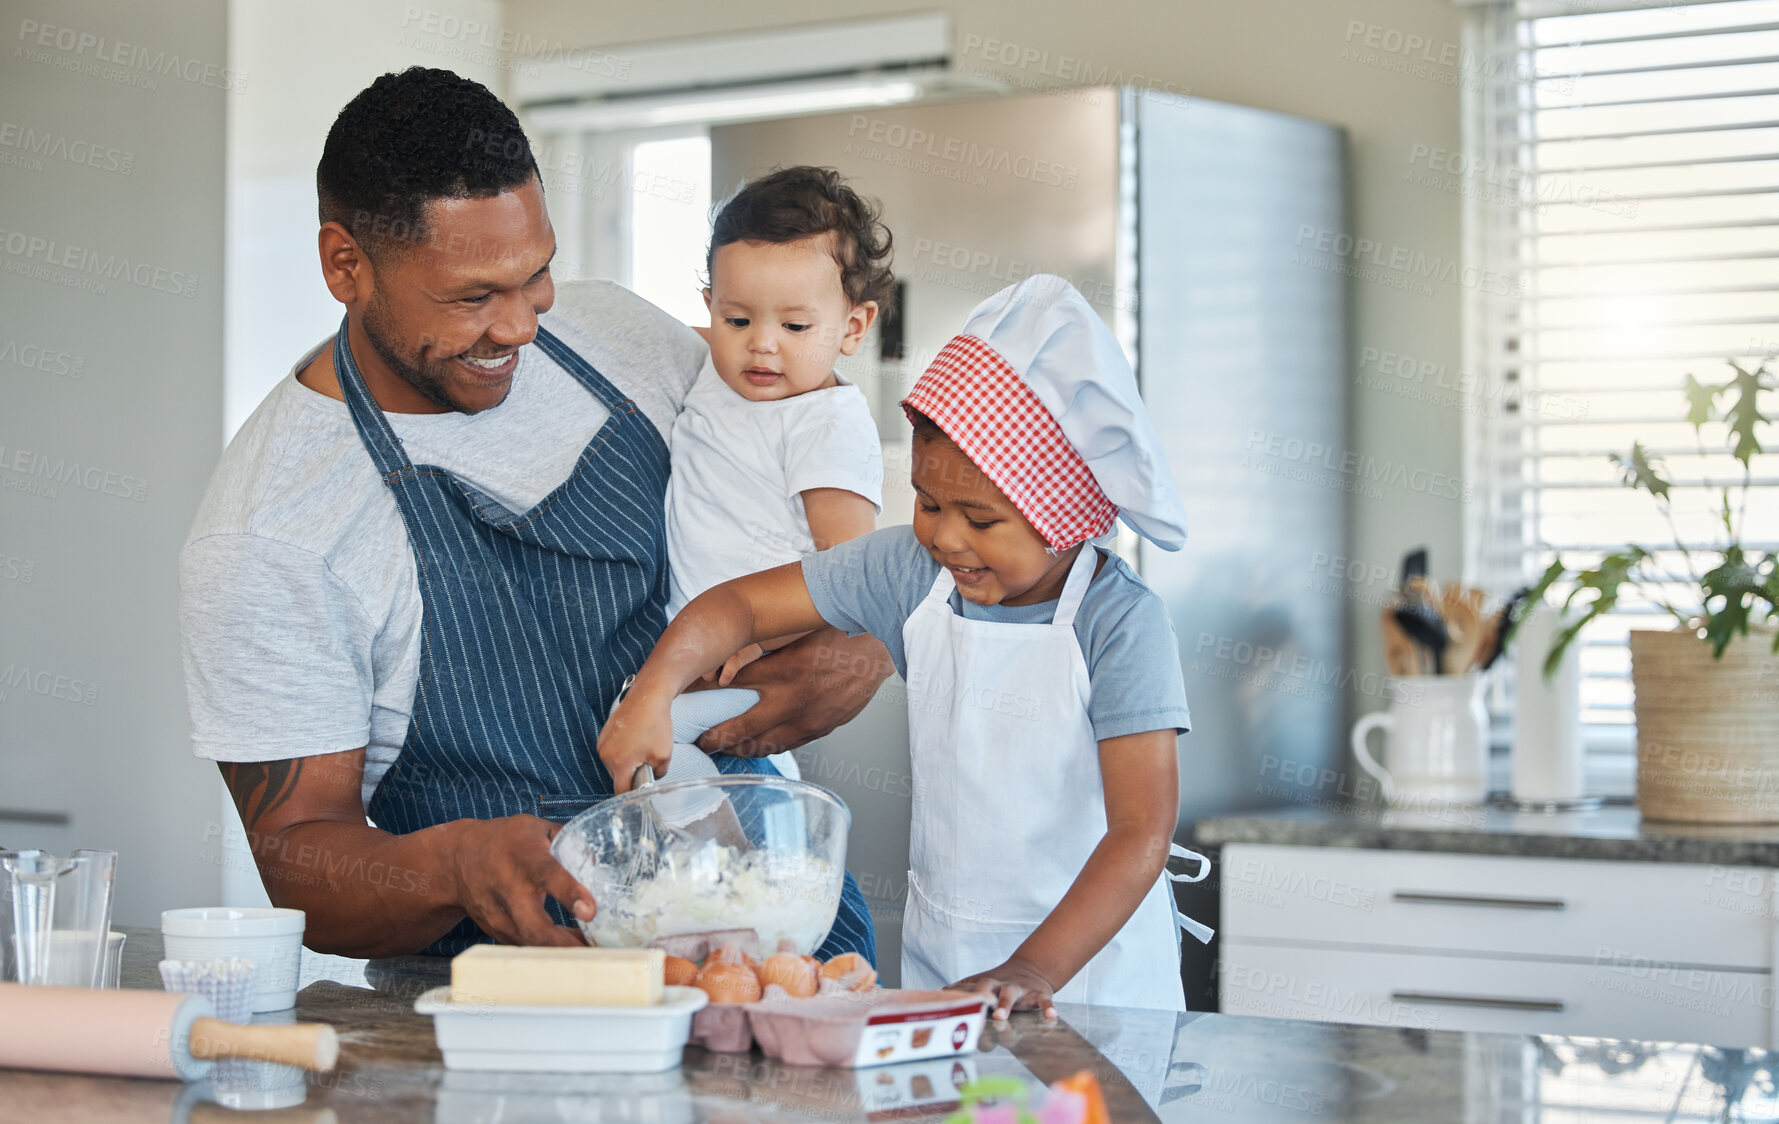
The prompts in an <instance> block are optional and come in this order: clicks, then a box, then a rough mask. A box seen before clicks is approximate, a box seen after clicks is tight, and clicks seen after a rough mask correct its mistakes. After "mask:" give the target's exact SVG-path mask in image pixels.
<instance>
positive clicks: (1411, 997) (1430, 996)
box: [1390, 991, 1564, 1012]
mask: <svg viewBox="0 0 1779 1124" xmlns="http://www.w3.org/2000/svg"><path fill="white" fill-rule="evenodd" d="M1390 998H1391V999H1392V1000H1393V1001H1394V1002H1397V1003H1449V1004H1451V1005H1452V1006H1454V1007H1504V1008H1507V1009H1508V1010H1512V1011H1550V1012H1560V1011H1562V1010H1563V1009H1564V1007H1563V1001H1562V1000H1561V999H1509V998H1505V997H1503V996H1499V995H1444V994H1442V993H1440V992H1437V991H1392V992H1391V993H1390Z"/></svg>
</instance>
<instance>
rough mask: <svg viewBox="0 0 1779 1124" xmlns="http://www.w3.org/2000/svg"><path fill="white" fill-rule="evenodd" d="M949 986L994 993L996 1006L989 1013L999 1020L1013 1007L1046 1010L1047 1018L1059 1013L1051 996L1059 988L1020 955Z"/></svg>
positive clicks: (1017, 1009) (954, 988) (1014, 1009)
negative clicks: (1020, 957)
mask: <svg viewBox="0 0 1779 1124" xmlns="http://www.w3.org/2000/svg"><path fill="white" fill-rule="evenodd" d="M948 990H953V991H973V992H983V993H987V994H989V995H991V996H992V997H993V999H994V1009H993V1010H992V1011H990V1012H989V1013H990V1014H992V1015H993V1016H994V1017H995V1018H996V1019H999V1020H1003V1021H1004V1020H1005V1019H1006V1018H1007V1016H1008V1015H1009V1014H1011V1013H1012V1012H1014V1011H1030V1010H1039V1011H1042V1012H1044V1017H1045V1018H1047V1019H1054V1018H1055V1017H1056V1004H1055V1002H1054V1001H1053V1000H1052V999H1051V996H1052V995H1054V994H1055V993H1056V988H1055V987H1054V986H1052V984H1051V983H1050V981H1049V980H1047V979H1045V978H1044V976H1043V974H1042V973H1040V972H1039V971H1038V970H1037V969H1036V968H1035V967H1033V966H1032V965H1031V964H1028V963H1027V962H1025V961H1023V960H1021V959H1019V957H1017V956H1010V957H1008V958H1007V962H1006V963H1004V964H1002V965H1001V966H1000V967H998V968H990V969H989V970H988V971H986V972H978V973H977V974H975V975H974V976H971V977H970V978H969V979H965V980H959V981H958V982H956V983H954V984H951V985H950V987H949V989H948Z"/></svg>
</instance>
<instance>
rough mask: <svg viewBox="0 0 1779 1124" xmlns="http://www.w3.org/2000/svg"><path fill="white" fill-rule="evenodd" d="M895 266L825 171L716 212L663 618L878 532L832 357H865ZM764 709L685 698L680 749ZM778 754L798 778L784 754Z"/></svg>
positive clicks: (670, 496)
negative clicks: (736, 581)
mask: <svg viewBox="0 0 1779 1124" xmlns="http://www.w3.org/2000/svg"><path fill="white" fill-rule="evenodd" d="M889 257H890V234H889V231H888V230H887V229H886V228H885V227H884V225H883V223H882V222H881V221H879V218H878V212H877V210H876V208H875V207H873V206H872V205H871V204H870V203H868V202H867V201H866V200H864V199H862V198H861V197H860V196H859V195H858V194H857V193H856V192H855V191H853V189H852V188H850V187H848V186H847V185H846V184H845V183H844V182H843V181H842V180H841V178H840V175H839V173H837V172H835V171H833V170H832V169H828V168H811V167H796V168H785V169H782V170H780V171H776V172H773V173H771V174H770V175H767V176H764V177H762V178H760V179H757V180H754V181H753V182H752V183H749V184H748V185H747V186H745V187H743V188H742V189H741V190H740V191H739V192H737V193H736V195H735V196H734V197H733V198H731V199H730V200H729V201H728V202H727V203H725V204H724V205H723V207H722V209H721V211H719V212H718V214H717V217H716V222H715V223H714V225H713V229H712V231H711V239H710V250H709V253H708V255H707V257H706V261H705V268H706V270H707V273H708V278H709V287H708V288H706V289H705V290H704V302H705V304H706V305H707V306H708V307H709V308H710V328H709V331H708V336H707V339H708V342H709V343H710V362H708V363H706V364H705V367H704V370H703V372H702V373H701V374H700V375H699V376H698V379H697V381H696V382H695V383H694V384H693V386H692V389H691V391H690V392H689V393H688V394H687V395H686V400H685V405H684V407H683V409H682V411H681V413H680V415H679V418H678V420H676V421H675V422H674V426H673V437H672V442H671V446H672V453H673V474H672V477H671V479H670V481H669V483H668V486H667V550H668V556H669V561H670V569H671V573H672V588H671V591H670V594H669V598H668V605H667V611H668V615H669V616H670V617H671V616H675V615H677V614H678V613H679V611H680V610H681V609H683V608H684V607H685V606H686V604H687V603H688V602H690V601H691V600H692V599H693V598H694V597H696V596H697V595H698V594H700V593H702V592H704V591H705V590H707V589H709V588H711V587H712V586H715V585H720V584H721V583H723V582H725V581H728V580H730V579H731V578H737V577H740V576H742V575H744V574H750V573H754V572H755V571H758V570H764V569H769V568H771V567H773V566H778V565H782V564H784V563H786V562H794V561H796V560H797V559H799V558H801V557H802V556H803V555H805V554H809V553H812V552H814V551H819V550H826V549H827V548H828V547H830V546H833V545H835V544H836V543H842V542H846V541H847V540H849V539H854V538H857V537H859V536H860V535H863V534H865V533H867V532H869V531H871V530H872V529H874V527H875V526H876V521H877V514H878V512H880V511H881V510H882V508H883V504H882V491H883V454H882V450H881V447H880V446H879V444H878V438H877V426H876V423H875V422H874V421H873V420H872V417H871V410H870V407H869V406H868V405H867V403H866V401H865V396H864V394H863V393H861V392H860V390H859V389H858V387H856V386H854V385H852V384H851V383H848V382H846V381H845V380H843V379H841V378H840V376H839V375H837V374H836V373H835V372H834V361H835V360H836V359H837V358H838V357H839V356H841V355H851V354H853V353H854V352H856V351H857V350H858V348H859V345H860V344H861V343H862V342H864V339H865V334H866V332H867V331H868V330H869V329H870V327H871V323H872V321H873V320H874V319H875V318H876V317H877V315H878V313H879V312H880V311H882V310H883V309H885V308H886V307H887V306H888V303H889V300H890V297H891V295H892V293H893V291H894V279H893V277H892V276H891V274H890V270H889ZM794 639H796V635H795V634H793V635H790V636H779V637H773V638H770V639H768V640H767V641H765V643H764V644H750V645H748V646H747V647H746V648H744V649H742V650H741V651H739V652H736V653H734V655H733V656H732V657H731V658H730V659H729V660H728V661H727V662H725V663H724V665H723V667H722V668H720V669H719V670H718V671H716V672H713V673H712V674H711V675H710V676H707V677H706V678H707V679H715V680H716V681H718V682H719V683H720V684H722V685H724V686H727V684H728V683H729V682H730V681H731V680H732V679H733V678H734V676H735V673H736V672H737V671H739V670H740V669H741V668H742V667H744V666H746V665H747V664H748V663H749V662H751V661H752V660H754V659H757V658H758V657H759V656H760V655H761V654H762V653H763V652H765V651H770V650H771V649H773V648H775V647H781V646H783V645H784V644H787V643H789V642H790V641H791V640H794ZM757 699H758V695H757V694H755V693H754V692H752V691H743V690H729V691H703V692H692V693H690V694H687V695H684V696H682V697H681V698H680V699H679V700H678V701H677V702H676V703H675V705H674V710H673V716H674V740H675V742H676V743H678V744H680V745H687V744H688V743H690V742H692V741H693V740H694V739H695V738H697V737H698V736H699V735H700V734H702V733H703V732H704V731H705V730H707V729H709V728H710V727H711V726H714V725H716V724H717V723H719V722H722V721H725V720H727V719H729V718H732V717H734V716H735V715H737V714H740V713H741V712H742V711H744V710H746V709H747V708H748V707H750V706H752V705H753V703H754V702H755V701H757ZM682 758H691V760H690V761H687V762H686V764H687V765H688V766H690V765H693V764H701V763H698V762H696V758H695V756H694V755H693V754H691V753H684V752H682V753H679V754H676V755H675V761H676V762H679V761H681V760H682ZM772 760H773V762H774V763H775V764H776V765H777V766H778V769H779V771H780V772H782V773H785V774H787V775H790V776H793V777H795V776H796V775H797V771H796V764H795V762H794V761H793V760H792V759H791V755H790V754H789V753H782V754H778V755H776V756H774V757H773V758H772ZM702 771H706V772H707V771H708V769H703V770H702ZM674 775H675V776H679V775H681V769H679V768H675V769H674ZM628 779H629V778H623V780H624V781H625V782H628Z"/></svg>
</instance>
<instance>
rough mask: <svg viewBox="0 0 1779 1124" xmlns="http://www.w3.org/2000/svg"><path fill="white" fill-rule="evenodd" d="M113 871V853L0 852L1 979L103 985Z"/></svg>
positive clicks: (40, 982)
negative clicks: (66, 855) (59, 855)
mask: <svg viewBox="0 0 1779 1124" xmlns="http://www.w3.org/2000/svg"><path fill="white" fill-rule="evenodd" d="M116 872H117V852H116V851H98V850H91V849H82V850H79V851H75V852H74V853H73V854H71V855H69V856H68V857H67V858H65V859H63V858H57V857H56V856H55V855H52V854H50V853H49V852H48V851H39V850H29V851H0V979H4V980H5V981H6V982H8V983H24V984H43V985H48V986H52V987H98V986H100V983H101V981H102V979H103V973H104V970H105V945H106V942H107V940H108V939H109V937H110V934H111V888H112V880H113V877H114V876H115V875H116Z"/></svg>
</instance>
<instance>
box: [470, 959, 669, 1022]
mask: <svg viewBox="0 0 1779 1124" xmlns="http://www.w3.org/2000/svg"><path fill="white" fill-rule="evenodd" d="M665 961H666V953H664V952H662V951H661V950H660V949H658V948H515V947H509V946H507V945H492V944H479V945H476V946H474V947H473V948H470V949H468V950H466V951H464V952H460V953H458V954H457V956H456V957H455V958H453V959H452V961H451V998H452V999H453V1000H454V1001H456V1002H459V1003H489V1004H511V1005H536V1006H549V1007H646V1006H651V1005H653V1004H657V1003H660V1002H661V999H662V990H661V989H662V978H663V971H664V968H665Z"/></svg>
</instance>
